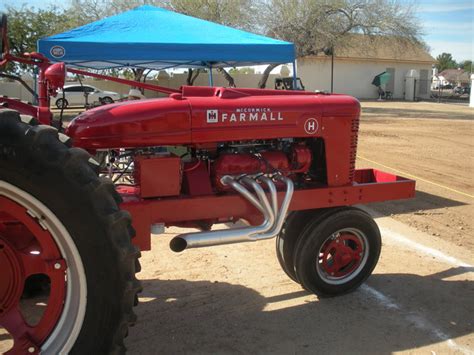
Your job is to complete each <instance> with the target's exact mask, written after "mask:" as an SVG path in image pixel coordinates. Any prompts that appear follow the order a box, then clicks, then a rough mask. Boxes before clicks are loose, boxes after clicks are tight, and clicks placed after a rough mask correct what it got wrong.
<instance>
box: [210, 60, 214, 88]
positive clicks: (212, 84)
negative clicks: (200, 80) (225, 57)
mask: <svg viewBox="0 0 474 355" xmlns="http://www.w3.org/2000/svg"><path fill="white" fill-rule="evenodd" d="M209 86H210V87H213V86H214V79H213V77H212V64H210V65H209Z"/></svg>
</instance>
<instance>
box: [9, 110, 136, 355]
mask: <svg viewBox="0 0 474 355" xmlns="http://www.w3.org/2000/svg"><path fill="white" fill-rule="evenodd" d="M60 138H61V139H60ZM66 139H67V138H66V137H65V136H64V135H58V132H57V131H56V130H55V129H54V128H52V127H49V126H31V125H28V124H26V123H24V122H22V121H21V118H20V115H19V114H18V112H16V111H12V110H0V270H1V273H0V326H2V327H4V328H5V329H6V330H7V331H8V332H9V333H10V335H11V336H12V337H13V341H14V343H13V347H12V349H10V351H9V352H7V353H11V354H23V353H39V352H41V353H42V354H58V353H80V354H86V353H90V354H99V353H100V354H102V353H108V352H122V351H123V350H124V346H123V338H124V336H125V335H126V333H127V327H128V325H129V324H130V323H131V322H134V320H135V315H134V313H133V311H132V307H133V304H134V301H135V298H136V294H137V292H138V291H139V290H140V284H139V282H138V281H137V280H136V278H135V272H137V271H139V270H138V268H139V264H138V257H139V254H140V253H139V251H138V250H137V249H136V248H135V247H134V246H132V244H131V236H132V234H133V229H132V227H131V224H130V217H129V215H128V213H126V212H123V211H120V209H119V207H118V203H120V201H121V200H120V197H119V195H118V194H117V193H116V192H115V190H114V187H113V185H112V183H110V182H108V181H105V180H101V179H99V178H98V177H97V174H96V173H95V171H94V169H93V166H94V162H93V160H91V158H90V156H89V154H87V153H86V152H85V151H83V150H81V149H75V148H70V147H68V146H67V144H64V142H61V140H62V141H66ZM65 143H67V142H65ZM38 280H40V281H41V282H42V285H41V286H42V287H41V288H42V289H43V291H44V292H43V295H41V297H40V298H39V299H31V298H29V297H30V296H31V294H30V292H28V290H30V291H31V289H35V287H34V286H35V285H34V283H35V282H38ZM38 303H39V304H40V305H42V306H40V307H38V306H37V305H36V306H35V304H38ZM32 313H33V316H31V314H32Z"/></svg>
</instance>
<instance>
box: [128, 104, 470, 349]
mask: <svg viewBox="0 0 474 355" xmlns="http://www.w3.org/2000/svg"><path fill="white" fill-rule="evenodd" d="M362 106H363V116H362V122H361V133H360V140H359V155H360V156H359V159H358V166H359V167H368V166H372V167H375V168H380V169H383V170H391V169H388V168H387V167H390V168H393V169H397V170H399V171H403V172H405V173H409V174H410V175H415V176H418V177H421V178H423V179H424V180H426V181H429V182H425V181H419V182H418V183H417V195H416V198H415V199H413V200H411V201H397V202H386V203H378V204H372V205H371V206H369V207H370V208H371V212H372V214H373V215H374V216H376V217H377V222H378V224H379V226H381V229H382V235H383V238H384V248H383V252H382V256H381V260H380V262H379V264H378V266H377V268H376V270H375V272H374V275H373V276H372V277H371V278H370V279H369V281H368V282H367V285H365V286H364V287H362V288H361V289H360V290H358V291H356V292H354V293H352V294H350V295H347V296H343V297H337V298H331V299H325V298H322V299H318V298H317V297H316V296H314V295H310V294H308V293H307V292H305V291H304V290H302V289H301V287H300V286H299V285H297V284H295V283H293V282H292V281H291V280H289V279H288V278H287V277H286V275H285V274H284V273H283V272H282V271H281V269H280V267H279V265H278V262H277V260H276V257H275V252H274V241H271V240H270V241H265V242H261V243H257V244H253V243H250V244H239V245H232V246H220V247H212V248H207V249H195V250H189V251H185V252H184V253H182V254H174V253H172V252H171V251H169V249H168V245H167V244H168V242H169V240H170V239H171V237H173V236H174V235H175V234H177V233H180V232H181V230H179V229H177V228H172V229H169V230H167V233H166V234H165V235H161V236H156V238H154V239H153V251H151V252H145V253H144V256H143V258H142V261H143V265H144V267H143V270H144V271H142V273H141V274H140V278H141V279H142V280H143V282H144V286H145V291H144V293H143V294H142V296H141V298H140V301H141V302H142V303H141V304H140V305H139V306H138V309H137V313H138V315H139V319H140V321H139V323H138V324H137V325H136V326H135V327H134V328H132V329H131V330H130V336H129V337H128V338H127V340H126V345H127V347H128V348H129V352H130V353H131V354H148V353H154V354H247V353H252V354H314V353H327V354H348V353H351V354H389V353H398V352H401V353H407V354H412V353H417V354H446V353H449V354H451V353H452V354H474V317H473V314H474V282H473V281H474V267H473V266H472V265H473V264H474V248H473V246H474V240H473V217H474V213H473V212H474V210H473V200H474V199H473V197H470V196H472V195H474V184H473V167H474V164H473V153H474V150H473V147H474V140H473V139H472V137H473V133H474V132H473V127H474V126H473V124H474V120H472V119H473V118H474V117H473V116H474V115H473V113H474V110H471V109H469V108H466V107H463V106H455V105H438V104H430V103H412V104H410V103H397V102H382V103H378V102H375V103H374V102H363V103H362ZM367 159H368V160H370V161H372V162H370V161H368V160H367ZM373 162H377V164H374V163H373ZM379 164H383V165H384V166H380V165H379ZM391 171H392V172H394V171H393V170H391ZM402 175H403V174H402ZM433 183H434V184H433ZM438 185H441V186H438ZM444 186H446V187H447V189H446V188H445V187H444ZM453 190H456V191H458V192H455V191H453ZM459 192H461V193H459ZM384 216H386V217H384ZM394 231H396V232H394ZM400 235H403V236H405V237H406V238H407V240H408V242H407V240H405V239H403V238H405V237H403V236H402V237H400ZM400 238H401V239H400ZM413 241H414V242H415V243H420V244H415V245H412V244H410V243H411V242H413ZM407 243H408V244H407ZM414 248H415V249H414ZM417 248H418V249H417ZM429 248H432V249H429ZM430 250H431V251H433V250H434V251H433V252H430ZM437 253H444V254H442V255H446V257H445V258H443V257H440V256H439V255H438V254H437ZM456 257H457V258H458V259H454V260H452V259H453V258H456ZM439 258H441V259H439ZM450 258H451V259H450ZM460 260H462V261H460Z"/></svg>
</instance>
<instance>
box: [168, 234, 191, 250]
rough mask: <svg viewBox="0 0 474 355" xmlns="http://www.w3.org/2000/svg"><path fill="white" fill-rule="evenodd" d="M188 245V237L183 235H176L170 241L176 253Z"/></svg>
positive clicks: (171, 247)
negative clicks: (182, 236)
mask: <svg viewBox="0 0 474 355" xmlns="http://www.w3.org/2000/svg"><path fill="white" fill-rule="evenodd" d="M187 247H188V242H187V241H186V239H184V238H181V237H179V236H178V237H174V238H173V239H171V241H170V249H171V250H172V251H174V252H175V253H181V252H182V251H183V250H184V249H186V248H187Z"/></svg>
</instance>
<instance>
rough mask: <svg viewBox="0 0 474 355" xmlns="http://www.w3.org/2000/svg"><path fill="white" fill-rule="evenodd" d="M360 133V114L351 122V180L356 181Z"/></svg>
mask: <svg viewBox="0 0 474 355" xmlns="http://www.w3.org/2000/svg"><path fill="white" fill-rule="evenodd" d="M358 133H359V115H356V116H355V117H354V118H353V119H352V123H351V150H350V155H349V169H350V170H349V180H350V181H351V182H352V181H354V173H355V163H356V157H357V140H358V136H359V135H358Z"/></svg>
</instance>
